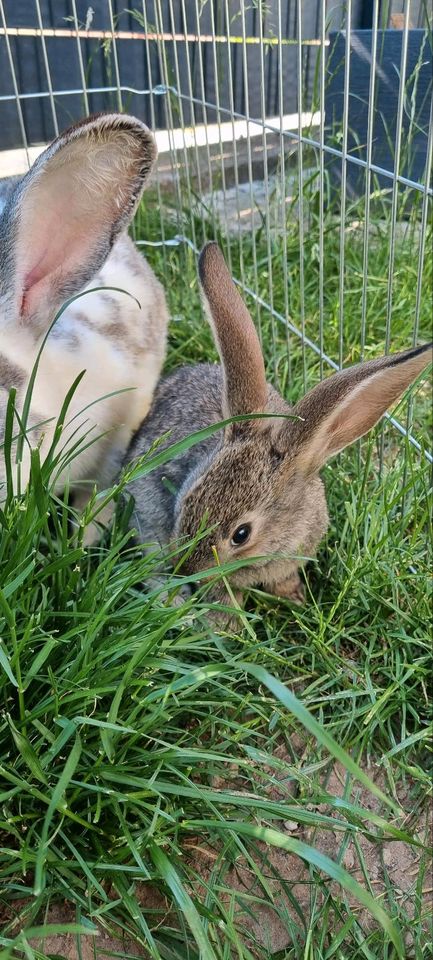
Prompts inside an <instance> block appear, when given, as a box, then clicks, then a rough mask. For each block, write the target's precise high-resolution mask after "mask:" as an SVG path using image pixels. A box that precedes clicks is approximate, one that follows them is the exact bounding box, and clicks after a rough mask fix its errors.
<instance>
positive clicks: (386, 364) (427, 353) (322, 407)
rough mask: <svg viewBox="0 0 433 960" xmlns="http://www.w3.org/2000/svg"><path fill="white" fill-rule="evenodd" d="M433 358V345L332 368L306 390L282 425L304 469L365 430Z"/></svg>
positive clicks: (314, 467) (313, 467)
mask: <svg viewBox="0 0 433 960" xmlns="http://www.w3.org/2000/svg"><path fill="white" fill-rule="evenodd" d="M431 360H432V344H431V343H430V344H426V345H425V346H423V347H417V348H415V349H412V350H406V351H404V353H397V354H391V355H390V356H387V357H380V358H379V359H378V360H369V361H367V362H366V363H360V364H358V365H357V366H356V367H351V368H349V369H348V370H343V371H342V372H341V373H336V374H334V375H333V376H331V377H329V378H328V379H326V380H323V381H322V383H319V384H318V386H317V387H315V388H314V389H313V390H311V391H310V393H307V395H306V396H305V397H304V398H303V400H301V401H300V403H298V404H297V405H296V407H295V409H294V411H293V412H294V413H295V414H297V415H298V416H299V417H302V420H298V421H292V422H291V423H290V424H289V425H288V426H285V427H283V428H282V432H283V431H286V436H285V443H287V447H288V449H289V450H290V451H291V452H292V453H293V454H294V456H295V457H296V463H297V464H298V465H299V467H300V469H301V470H302V472H304V473H306V474H309V473H312V472H315V471H316V470H320V468H321V467H322V466H323V464H324V463H325V462H326V461H327V460H328V459H329V458H330V457H333V456H334V455H335V454H336V453H338V452H339V451H340V450H343V448H344V447H347V446H348V445H349V444H350V443H353V442H354V441H355V440H357V439H358V438H359V437H362V436H363V435H364V434H365V433H367V432H368V430H370V429H371V428H372V427H373V426H374V425H375V424H376V423H377V422H378V420H380V417H381V416H382V415H383V414H384V413H385V411H386V410H387V409H388V407H390V406H391V405H392V404H394V403H395V402H396V401H397V400H398V398H399V397H400V396H401V394H402V393H403V391H404V390H406V388H407V387H409V386H410V384H411V383H413V381H414V380H416V378H417V376H418V375H419V374H420V373H421V372H422V370H423V369H424V367H426V366H427V364H428V363H429V362H430V361H431Z"/></svg>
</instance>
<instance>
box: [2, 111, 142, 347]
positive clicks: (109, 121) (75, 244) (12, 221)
mask: <svg viewBox="0 0 433 960" xmlns="http://www.w3.org/2000/svg"><path fill="white" fill-rule="evenodd" d="M156 153H157V151H156V146H155V142H154V139H153V137H152V134H151V133H150V131H149V130H148V129H147V127H146V126H145V125H144V124H143V123H141V121H140V120H136V119H135V118H133V117H128V116H124V115H121V114H106V115H99V116H94V117H90V118H89V119H86V120H83V121H82V122H80V123H78V124H77V125H76V126H74V127H71V129H70V130H67V131H65V133H63V134H62V135H61V136H60V137H58V138H57V140H55V141H54V142H53V143H52V144H51V146H49V147H48V149H47V150H45V151H44V153H42V154H41V156H40V157H39V158H38V160H37V161H36V163H35V164H34V166H33V167H32V168H31V170H30V171H29V173H28V174H27V175H26V177H25V178H24V180H22V181H21V183H20V184H19V186H18V187H17V189H16V191H15V192H14V194H13V195H12V197H11V198H10V201H9V203H8V208H7V210H6V211H5V214H4V217H3V221H2V224H1V227H0V232H2V233H3V235H4V236H3V240H4V244H3V246H4V247H5V249H6V250H7V253H6V277H7V278H8V292H7V300H8V307H9V309H10V310H11V311H12V315H13V317H14V320H16V319H19V320H21V321H24V322H28V323H30V322H31V323H32V325H34V327H35V329H37V328H38V327H39V329H41V328H44V327H45V328H46V327H47V326H48V324H49V322H50V320H52V318H53V316H54V314H55V313H56V311H57V309H58V308H59V307H60V306H61V304H62V303H63V302H64V301H65V299H66V298H67V297H69V296H72V295H73V294H74V293H76V292H78V291H79V290H81V289H82V288H83V287H84V286H86V284H87V283H88V282H89V281H90V280H91V279H92V277H93V276H94V275H95V273H96V272H97V270H98V269H99V268H100V267H101V266H102V264H103V263H104V261H105V260H106V258H107V256H108V253H109V252H110V249H111V247H112V245H113V242H114V240H115V238H116V236H117V235H118V233H119V231H120V230H121V229H122V228H123V227H125V226H126V225H127V224H128V223H129V221H130V220H131V218H132V215H133V213H134V210H135V208H136V205H137V203H138V201H139V199H140V196H141V192H142V189H143V187H144V185H145V182H146V180H147V179H148V177H149V174H150V172H151V169H152V166H153V164H154V161H155V159H156ZM4 269H5V266H4V265H3V267H2V272H3V270H4ZM3 282H4V281H3Z"/></svg>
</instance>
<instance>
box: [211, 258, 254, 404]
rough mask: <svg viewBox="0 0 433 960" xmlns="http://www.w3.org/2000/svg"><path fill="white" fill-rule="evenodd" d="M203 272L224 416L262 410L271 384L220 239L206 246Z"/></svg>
mask: <svg viewBox="0 0 433 960" xmlns="http://www.w3.org/2000/svg"><path fill="white" fill-rule="evenodd" d="M199 273H200V280H201V285H202V288H203V293H204V300H205V305H206V307H207V312H208V315H209V320H210V323H211V326H212V330H213V333H214V337H215V341H216V345H217V347H218V352H219V355H220V357H221V363H222V367H223V372H224V416H226V417H235V416H239V415H242V414H247V413H261V412H263V411H264V410H265V408H266V402H267V396H268V388H267V384H266V376H265V365H264V362H263V355H262V350H261V346H260V341H259V338H258V336H257V333H256V329H255V326H254V323H253V321H252V319H251V317H250V314H249V313H248V310H247V308H246V306H245V304H244V302H243V300H242V298H241V297H240V295H239V293H238V291H237V289H236V287H235V285H234V283H233V280H232V278H231V276H230V272H229V270H228V269H227V266H226V263H225V260H224V257H223V255H222V253H221V250H220V249H219V247H218V246H217V244H216V243H208V244H207V245H206V246H205V247H204V248H203V250H202V252H201V254H200V259H199Z"/></svg>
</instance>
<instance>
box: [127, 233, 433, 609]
mask: <svg viewBox="0 0 433 960" xmlns="http://www.w3.org/2000/svg"><path fill="white" fill-rule="evenodd" d="M199 270H200V279H201V284H202V288H203V293H204V302H205V305H206V308H207V312H208V316H209V320H210V323H211V326H212V329H213V333H214V337H215V341H216V344H217V347H218V351H219V355H220V358H221V366H217V365H211V364H198V365H196V366H185V367H181V368H180V369H178V370H176V371H175V372H174V373H172V374H170V375H169V376H168V377H167V378H166V379H164V380H162V381H161V382H160V384H159V385H158V387H157V390H156V392H155V396H154V400H153V404H152V407H151V410H150V413H149V415H148V417H147V420H146V421H145V422H144V423H143V424H142V426H141V427H140V429H139V431H138V432H137V434H136V435H135V437H134V438H133V441H132V443H131V446H130V448H129V450H128V453H127V460H128V461H131V460H132V459H134V458H136V457H139V456H141V455H142V454H144V453H146V451H147V450H148V449H149V448H150V447H151V445H152V444H153V443H154V441H155V440H157V439H158V438H159V437H161V436H164V434H166V433H167V431H170V434H169V436H168V438H166V439H164V441H163V445H162V446H167V445H168V444H172V443H175V442H177V441H180V440H182V439H183V438H184V437H186V436H188V435H189V434H191V433H193V432H195V431H197V430H200V429H202V428H204V427H207V426H209V425H210V424H213V423H218V422H220V421H221V420H225V419H227V418H229V417H235V416H239V415H245V414H252V413H260V414H264V413H265V414H266V413H267V414H280V415H281V414H295V415H296V416H297V417H298V418H299V419H284V418H277V417H275V418H267V417H266V418H261V419H256V420H246V421H241V422H237V423H233V424H231V425H229V426H227V427H226V428H225V429H224V430H220V431H219V432H218V433H216V434H214V435H212V436H211V437H210V438H209V439H206V440H204V441H201V442H200V443H198V444H197V445H196V446H193V447H192V448H190V449H189V450H188V451H187V452H184V453H182V454H180V455H179V456H177V457H176V458H175V459H174V460H172V461H171V462H169V463H167V464H165V465H164V466H161V467H159V468H158V469H156V470H155V471H154V472H152V473H150V474H149V475H147V476H145V477H142V478H139V479H137V480H135V481H134V482H132V483H131V484H130V488H129V489H130V491H131V492H132V494H133V496H134V498H135V518H134V525H135V526H136V528H137V533H138V538H139V541H140V543H142V544H146V545H147V546H148V545H149V544H152V543H156V544H159V545H161V547H165V546H167V545H171V544H172V543H173V542H175V541H177V540H179V539H182V538H186V540H190V539H192V538H194V537H195V535H196V534H197V532H198V531H199V530H200V529H203V519H204V518H205V529H206V530H207V529H209V528H211V527H212V528H213V529H212V531H211V533H210V534H209V535H206V536H205V537H204V538H203V539H201V540H200V541H199V542H198V543H197V545H196V547H195V548H194V549H193V550H192V552H190V553H188V552H187V559H186V561H185V563H184V565H182V570H181V572H182V573H188V574H196V573H198V572H199V571H204V570H207V569H208V568H211V567H214V566H215V563H216V560H215V552H214V551H215V550H216V553H217V556H218V559H219V562H220V563H221V564H224V563H227V562H229V561H233V560H238V559H244V558H252V557H257V558H258V559H257V561H256V562H255V563H254V565H249V566H245V567H243V568H241V569H237V570H236V572H234V573H232V574H230V576H229V578H228V580H229V582H230V586H231V588H232V589H233V595H234V597H235V599H236V600H237V601H238V602H239V600H240V598H241V594H240V592H239V591H240V589H242V588H244V587H248V586H253V585H262V586H263V587H264V588H265V589H266V590H267V591H269V592H270V593H273V594H276V595H277V596H280V597H286V598H289V599H290V600H293V601H295V602H302V600H303V598H304V588H303V584H302V581H301V579H300V575H299V562H298V561H297V560H294V559H293V557H297V556H307V557H311V556H313V555H314V553H315V551H316V549H317V546H318V544H319V542H320V540H321V539H322V537H323V535H324V533H325V532H326V529H327V527H328V512H327V507H326V499H325V491H324V487H323V483H322V480H321V479H320V476H319V471H320V469H321V467H323V465H324V464H325V463H326V461H327V460H328V459H329V458H330V457H332V456H334V455H335V454H336V453H338V452H339V451H340V450H343V448H344V447H346V446H347V445H348V444H351V443H353V442H354V441H355V440H356V439H357V438H358V437H361V436H363V434H365V433H366V432H367V431H368V430H370V429H371V427H373V426H374V424H375V423H377V421H378V420H379V418H380V417H381V416H382V414H383V413H384V412H385V411H386V409H387V407H389V406H390V405H391V404H393V403H394V402H395V401H396V400H397V399H398V397H399V396H400V395H401V394H402V393H403V391H404V390H405V389H406V387H408V386H409V384H410V383H411V382H412V381H413V380H415V378H416V377H417V376H418V374H419V373H420V372H421V371H422V370H423V369H424V367H425V366H426V365H427V364H428V363H429V361H430V360H431V357H432V345H431V344H429V345H426V346H421V347H417V348H415V349H411V350H407V351H405V352H403V353H398V354H394V355H390V356H385V357H381V358H379V359H378V360H371V361H368V362H366V363H360V364H358V365H357V366H354V367H351V368H349V369H347V370H344V371H342V372H341V373H336V374H334V375H333V376H331V377H329V378H328V379H326V380H324V381H322V382H321V383H320V384H318V386H316V387H315V388H314V389H313V390H311V391H310V392H309V393H307V395H306V396H305V397H304V398H303V399H302V400H301V401H300V402H299V403H298V404H297V405H296V406H295V407H294V408H291V407H290V406H289V405H288V404H287V403H286V402H285V400H283V399H282V397H281V396H280V395H279V394H278V393H277V392H276V390H275V389H274V388H273V387H272V386H271V385H270V384H268V383H267V382H266V378H265V367H264V362H263V356H262V351H261V348H260V343H259V339H258V336H257V333H256V331H255V328H254V324H253V321H252V319H251V317H250V315H249V313H248V311H247V309H246V307H245V305H244V303H243V301H242V299H241V297H240V295H239V293H238V291H237V289H236V287H235V285H234V283H233V281H232V279H231V277H230V274H229V271H228V269H227V267H226V264H225V262H224V259H223V256H222V254H221V252H220V250H219V248H218V247H217V245H216V244H213V243H211V244H208V245H207V246H206V247H205V248H204V249H203V251H202V253H201V256H200V260H199ZM158 449H159V448H158ZM173 490H174V491H176V492H173ZM211 596H212V597H213V599H214V600H215V601H220V602H223V603H225V604H227V603H229V604H230V600H229V597H228V595H227V591H226V589H225V587H224V585H223V583H222V581H221V580H220V581H219V582H218V583H216V584H215V585H214V587H213V588H212V591H211Z"/></svg>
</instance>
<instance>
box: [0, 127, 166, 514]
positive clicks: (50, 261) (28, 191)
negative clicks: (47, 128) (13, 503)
mask: <svg viewBox="0 0 433 960" xmlns="http://www.w3.org/2000/svg"><path fill="white" fill-rule="evenodd" d="M155 158H156V147H155V144H154V141H153V138H152V135H151V134H150V131H148V129H147V128H146V127H145V125H144V124H142V123H141V121H139V120H135V118H131V117H127V116H124V115H116V114H114V115H106V116H103V115H102V116H99V117H93V118H92V117H91V118H89V119H88V120H86V121H83V122H82V123H81V124H78V125H77V126H76V127H74V128H72V129H71V130H70V131H66V132H65V133H64V134H62V136H61V137H59V138H58V140H57V141H54V143H53V144H52V145H51V146H50V147H49V148H48V149H47V150H46V151H45V152H44V154H42V155H41V157H39V158H38V161H36V164H35V165H34V166H33V168H32V169H31V170H30V171H29V173H28V174H27V175H26V177H25V178H24V179H23V181H21V182H20V183H19V184H18V186H17V187H16V188H15V190H14V191H13V193H12V194H11V196H10V197H9V200H8V203H7V206H6V209H5V210H4V212H3V215H2V218H1V220H0V249H1V262H0V443H1V441H2V439H3V428H4V418H5V411H6V405H7V401H8V395H9V390H10V389H11V388H12V387H14V388H15V389H16V391H17V398H16V408H17V410H18V412H19V411H21V410H22V406H23V402H24V397H25V393H26V389H27V385H28V382H29V378H30V374H31V372H32V369H33V365H34V363H35V360H36V357H37V354H38V351H39V349H40V346H41V343H42V341H43V339H44V336H45V335H46V333H47V330H48V329H49V327H50V324H51V323H52V321H53V320H54V317H55V315H56V313H57V311H58V310H59V309H60V307H61V306H62V304H63V303H65V301H66V300H67V299H68V298H69V297H71V296H73V295H75V294H78V293H80V294H81V293H84V292H85V291H92V292H88V293H86V295H85V296H79V297H78V299H76V300H73V301H72V302H71V303H69V305H68V306H66V308H65V309H64V311H63V313H61V314H60V316H59V317H58V319H57V321H56V323H55V324H54V326H53V327H52V329H51V331H50V333H49V335H48V338H47V340H46V343H45V345H44V348H43V351H42V354H41V357H40V361H39V367H38V371H37V375H36V380H35V384H34V388H33V394H32V400H31V407H30V414H29V418H28V424H27V430H28V431H30V432H29V438H30V439H31V442H32V446H35V445H36V444H37V443H39V444H40V446H41V456H42V457H43V456H44V453H45V452H46V451H47V450H48V449H49V447H50V444H51V441H52V438H53V433H54V429H55V425H56V420H57V418H58V416H59V413H60V410H61V407H62V403H63V401H64V399H65V395H66V393H67V391H68V389H69V388H70V387H71V385H72V383H73V382H74V380H75V379H76V377H77V376H78V375H79V374H80V373H81V372H82V371H85V373H84V376H83V378H82V380H81V382H80V383H79V385H78V388H77V390H76V392H75V394H74V396H73V398H72V401H71V404H70V407H69V410H68V412H67V415H66V421H65V426H64V430H63V434H62V439H61V443H62V446H64V445H65V444H68V443H69V444H72V443H75V442H76V439H77V437H78V436H80V437H81V438H84V437H86V436H87V440H86V441H85V443H84V444H83V449H82V451H81V452H79V454H78V455H77V456H75V457H74V458H73V459H72V461H71V463H70V465H69V466H68V468H67V469H65V470H63V472H62V473H61V474H60V475H59V477H58V480H57V487H62V486H63V485H64V483H65V480H66V476H67V477H68V480H69V482H70V483H72V484H73V486H74V489H76V490H77V491H78V500H79V502H81V503H82V504H84V502H85V500H86V498H87V496H88V490H89V486H91V485H92V484H93V483H95V482H96V483H97V484H98V485H99V486H105V485H107V484H109V483H110V482H111V481H112V480H113V478H114V476H115V472H116V469H117V467H118V464H119V459H121V458H122V456H123V454H124V452H125V449H126V447H127V445H128V442H129V440H130V438H131V435H132V433H133V431H134V430H135V429H136V428H137V426H138V425H139V423H141V421H142V420H143V418H144V417H145V416H146V414H147V412H148V410H149V407H150V403H151V400H152V395H153V391H154V388H155V385H156V383H157V380H158V377H159V374H160V370H161V366H162V363H163V360H164V355H165V344H166V330H167V322H168V312H167V307H166V302H165V296H164V292H163V289H162V287H161V284H160V283H159V282H158V280H157V279H156V277H155V275H154V273H153V271H152V270H151V268H150V266H149V265H148V264H147V263H146V261H145V259H144V258H143V257H142V256H141V254H140V253H139V252H138V251H137V249H136V247H135V245H134V244H133V242H132V240H131V239H130V238H129V237H128V236H127V233H126V228H127V226H128V224H129V222H130V220H131V218H132V216H133V213H134V211H135V209H136V207H137V204H138V202H139V200H140V197H141V194H142V190H143V188H144V186H145V183H146V182H147V179H148V177H149V175H150V172H151V169H152V167H153V164H154V161H155ZM97 287H115V288H117V289H116V290H107V289H105V290H101V289H100V290H94V288H97ZM121 390H123V391H125V390H127V391H128V392H123V393H121V394H119V395H117V396H110V397H107V395H108V394H113V393H115V392H116V391H121ZM101 398H105V399H101ZM47 421H49V422H47ZM68 424H69V425H68ZM14 432H15V433H17V432H18V431H14ZM96 438H99V439H97V442H93V443H91V444H89V445H88V446H87V447H86V443H88V442H89V441H90V440H96ZM84 447H86V448H84ZM28 469H29V453H28V450H27V445H24V459H23V462H22V464H21V477H22V479H23V480H24V483H25V482H26V479H27V475H28ZM4 475H5V468H4V462H3V458H2V456H1V453H0V499H1V498H2V494H1V484H2V481H4ZM80 481H82V483H83V485H82V487H80Z"/></svg>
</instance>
